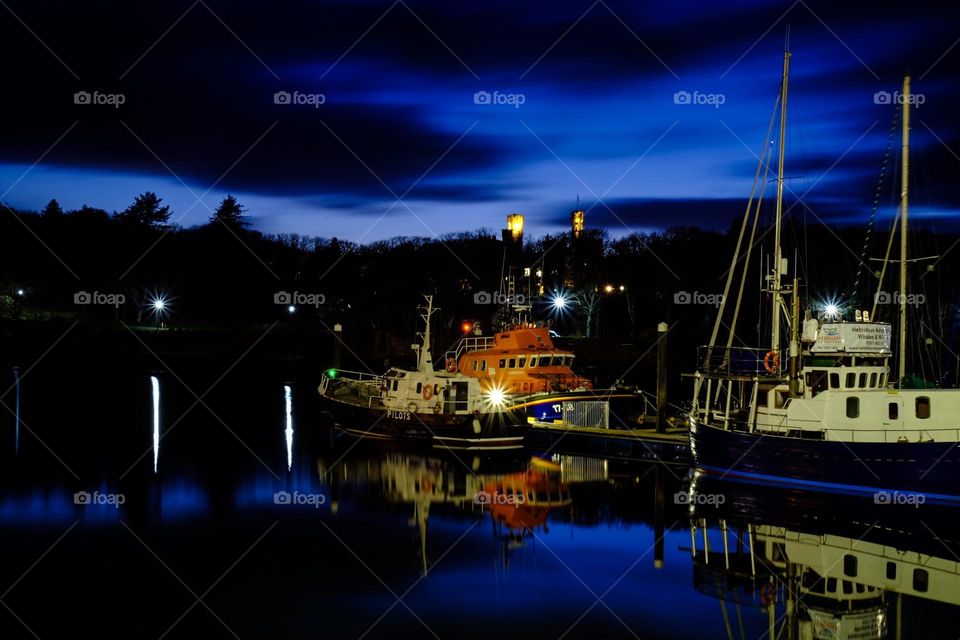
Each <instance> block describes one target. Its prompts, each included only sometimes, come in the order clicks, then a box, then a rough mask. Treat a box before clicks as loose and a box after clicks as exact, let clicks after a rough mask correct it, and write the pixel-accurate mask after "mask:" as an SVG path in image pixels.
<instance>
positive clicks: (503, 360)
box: [500, 358, 507, 369]
mask: <svg viewBox="0 0 960 640" xmlns="http://www.w3.org/2000/svg"><path fill="white" fill-rule="evenodd" d="M500 368H501V369H506V368H507V359H506V358H500Z"/></svg>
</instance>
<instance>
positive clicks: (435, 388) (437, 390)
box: [433, 384, 440, 396]
mask: <svg viewBox="0 0 960 640" xmlns="http://www.w3.org/2000/svg"><path fill="white" fill-rule="evenodd" d="M433 395H435V396H437V395H440V385H439V384H435V385H433Z"/></svg>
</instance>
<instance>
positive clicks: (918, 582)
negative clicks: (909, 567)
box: [913, 569, 930, 593]
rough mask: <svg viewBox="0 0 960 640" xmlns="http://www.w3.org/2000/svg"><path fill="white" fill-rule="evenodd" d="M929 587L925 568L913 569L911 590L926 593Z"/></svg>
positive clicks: (928, 575)
mask: <svg viewBox="0 0 960 640" xmlns="http://www.w3.org/2000/svg"><path fill="white" fill-rule="evenodd" d="M929 587H930V574H929V573H927V571H926V569H914V570H913V590H914V591H919V592H920V593H926V592H927V589H928V588H929Z"/></svg>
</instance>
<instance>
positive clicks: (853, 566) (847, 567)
mask: <svg viewBox="0 0 960 640" xmlns="http://www.w3.org/2000/svg"><path fill="white" fill-rule="evenodd" d="M843 575H845V576H848V577H850V578H856V577H857V556H854V555H850V554H849V553H848V554H846V555H845V556H843Z"/></svg>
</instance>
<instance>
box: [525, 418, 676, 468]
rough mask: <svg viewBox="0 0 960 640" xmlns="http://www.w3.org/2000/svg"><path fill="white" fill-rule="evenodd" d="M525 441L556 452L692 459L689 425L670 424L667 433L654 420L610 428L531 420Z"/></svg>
mask: <svg viewBox="0 0 960 640" xmlns="http://www.w3.org/2000/svg"><path fill="white" fill-rule="evenodd" d="M524 443H525V444H527V445H528V446H532V447H534V448H542V449H544V450H549V451H553V452H556V453H571V454H586V455H598V456H605V457H613V458H623V459H633V460H660V461H662V462H665V463H669V464H684V465H685V464H687V463H688V462H689V461H690V440H689V436H688V431H687V429H686V427H668V428H667V429H666V430H665V432H664V433H658V432H657V430H656V428H655V426H654V425H652V424H651V425H650V426H649V427H646V426H644V427H639V426H638V427H635V428H629V429H609V428H603V427H575V426H568V425H566V424H563V423H561V422H531V423H530V430H529V431H528V432H527V434H526V437H525V438H524Z"/></svg>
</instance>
